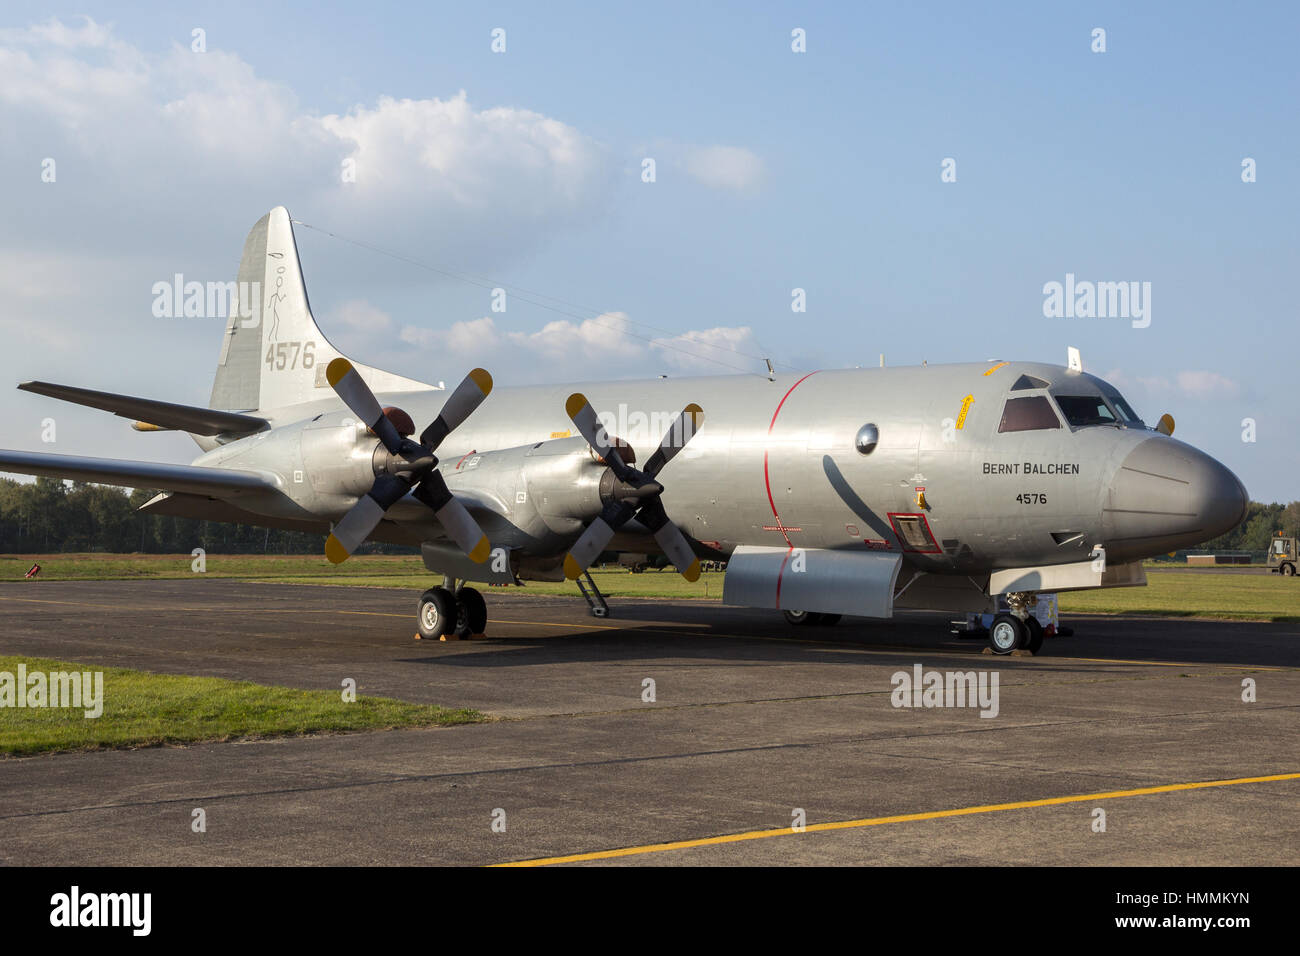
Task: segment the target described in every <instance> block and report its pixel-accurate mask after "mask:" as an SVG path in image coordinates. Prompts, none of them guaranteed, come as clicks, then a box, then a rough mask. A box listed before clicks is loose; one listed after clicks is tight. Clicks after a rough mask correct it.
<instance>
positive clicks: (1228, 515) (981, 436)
mask: <svg viewBox="0 0 1300 956" xmlns="http://www.w3.org/2000/svg"><path fill="white" fill-rule="evenodd" d="M1022 374H1026V375H1030V376H1034V377H1036V378H1038V379H1040V380H1043V381H1045V382H1047V383H1048V387H1047V388H1046V389H1037V390H1019V391H1015V392H1012V391H1011V386H1012V384H1013V383H1015V382H1016V381H1017V380H1018V379H1019V378H1020V376H1021V375H1022ZM1103 384H1104V383H1102V382H1101V380H1099V379H1097V378H1095V377H1094V376H1092V375H1088V374H1086V373H1080V372H1073V371H1070V370H1068V369H1066V368H1063V367H1060V366H1054V365H1045V364H1038V363H1024V362H1013V363H992V364H962V365H948V366H939V365H931V366H923V367H908V368H884V369H875V368H872V369H854V370H837V371H822V372H815V373H811V374H808V375H801V376H778V377H777V378H776V379H775V380H774V381H769V380H768V379H767V378H766V377H762V376H726V377H715V378H682V379H666V380H665V379H654V380H650V381H624V382H602V383H590V384H581V385H576V386H574V385H555V386H537V387H526V388H509V387H505V388H498V389H497V390H496V391H494V392H493V393H492V394H491V395H490V396H489V397H488V399H487V400H486V401H485V402H484V404H483V405H482V406H481V407H480V408H479V409H478V410H477V411H476V412H475V414H474V415H473V416H472V417H471V419H470V420H469V421H467V422H466V423H465V424H464V425H463V426H461V428H460V429H458V430H457V431H456V432H455V433H453V434H452V436H451V437H450V438H448V439H447V441H446V443H445V445H444V446H443V448H442V449H440V451H439V457H440V458H441V460H442V461H443V462H444V464H443V473H444V475H445V477H446V479H447V483H448V485H449V486H450V487H451V489H452V491H453V492H455V493H456V494H457V495H458V497H460V498H461V499H462V500H463V501H464V502H465V503H466V504H467V505H468V506H469V507H470V509H471V511H472V512H473V513H474V515H475V517H476V518H477V519H478V520H479V522H480V525H481V526H482V527H483V529H484V531H485V532H486V533H487V534H488V537H489V538H490V539H491V542H492V545H493V547H494V548H506V549H509V550H511V551H512V552H517V553H516V554H515V560H520V559H525V560H526V559H529V558H535V559H539V561H540V564H539V567H540V566H542V565H544V564H545V562H546V559H551V558H554V559H557V560H558V559H559V558H560V557H562V555H563V552H564V550H565V549H566V547H567V546H568V545H569V544H571V543H572V542H573V540H574V539H575V538H576V537H577V535H578V534H579V533H580V532H581V530H582V528H583V526H584V525H585V523H586V522H587V521H589V520H590V519H591V518H592V517H594V516H595V515H596V514H597V513H598V512H599V510H600V507H601V504H600V502H601V495H600V488H599V484H600V482H601V480H602V477H603V476H605V475H607V474H608V470H607V469H605V468H604V467H603V466H601V465H600V464H598V463H597V462H596V461H595V460H594V459H593V457H592V455H591V453H590V452H589V450H588V449H587V446H586V444H585V442H583V441H582V440H581V438H577V437H570V436H572V434H573V432H574V429H573V426H572V424H571V423H570V422H569V421H568V419H567V418H566V415H565V410H564V406H565V399H566V398H567V397H568V396H569V394H571V393H572V392H574V391H582V392H584V393H585V394H586V395H587V396H588V398H589V399H590V400H591V403H592V405H593V406H594V407H595V408H596V410H597V411H598V413H600V414H601V415H602V416H603V417H606V416H607V418H608V420H609V422H610V424H611V425H612V427H610V428H609V430H610V431H611V433H612V434H615V435H617V436H618V437H620V438H623V439H625V440H627V441H628V442H630V443H631V444H632V446H633V447H634V448H635V449H636V450H637V452H638V455H639V457H641V459H642V460H644V457H645V456H647V455H648V454H649V453H650V452H651V451H652V450H653V448H654V446H655V445H656V444H657V442H658V439H659V434H660V431H662V427H663V426H664V425H665V423H667V422H669V421H671V419H672V418H673V417H674V416H675V415H676V414H677V413H678V411H680V409H681V408H682V407H684V406H685V405H687V404H689V403H690V402H696V403H698V404H700V405H701V406H703V408H704V410H705V414H706V422H705V424H704V426H703V427H702V428H701V429H700V431H699V433H698V434H697V435H695V436H694V438H693V439H692V440H691V442H690V443H689V445H688V446H687V447H686V449H685V450H684V451H683V452H682V453H681V454H680V455H678V456H677V458H676V459H674V460H673V461H672V462H671V463H670V464H669V465H668V466H667V467H666V468H664V470H663V471H662V472H661V473H660V476H659V479H660V481H661V482H662V483H663V484H664V486H665V489H666V490H665V492H664V494H663V501H664V505H665V507H666V509H667V511H668V514H669V515H670V516H671V517H672V518H673V520H675V521H676V522H677V524H678V525H679V526H680V527H681V528H682V530H683V531H685V532H686V533H687V534H688V535H689V536H690V537H692V538H693V539H695V540H696V541H698V542H701V543H702V544H703V545H704V546H705V547H706V548H708V549H711V550H713V551H716V552H720V553H722V554H729V553H730V552H731V551H733V550H734V549H735V548H736V547H737V546H739V545H768V546H778V547H786V546H789V547H794V548H825V549H848V550H861V549H867V548H870V549H876V550H885V551H893V552H901V553H902V555H903V558H904V562H905V565H906V566H910V567H912V568H918V569H921V570H924V571H927V572H930V573H937V574H945V573H946V574H962V575H980V574H987V573H988V572H990V571H993V570H996V569H1000V568H1017V567H1026V566H1038V565H1057V564H1067V563H1072V562H1080V561H1085V560H1087V559H1088V557H1089V555H1090V554H1092V553H1093V550H1094V548H1095V547H1096V546H1102V547H1104V548H1105V551H1106V556H1107V560H1108V561H1111V562H1127V561H1135V560H1138V559H1141V558H1144V557H1150V556H1154V555H1158V554H1162V553H1165V552H1168V551H1172V550H1175V549H1177V548H1180V547H1185V546H1188V545H1191V544H1195V543H1198V542H1200V541H1204V540H1206V539H1208V538H1211V537H1214V536H1215V535H1218V534H1220V533H1222V532H1224V531H1226V530H1228V529H1230V528H1232V527H1234V526H1235V525H1236V524H1237V523H1239V522H1240V520H1241V519H1242V517H1243V516H1244V514H1245V509H1246V505H1247V500H1248V499H1247V495H1246V491H1245V489H1244V487H1243V486H1242V485H1241V482H1240V481H1238V480H1237V478H1236V476H1235V475H1233V474H1232V472H1231V471H1229V470H1228V469H1227V468H1225V467H1224V466H1223V465H1221V464H1220V463H1219V462H1217V461H1215V460H1214V459H1213V458H1211V457H1209V456H1208V455H1206V454H1204V453H1203V452H1200V451H1198V450H1197V449H1195V448H1193V447H1191V446H1189V445H1187V444H1184V443H1183V442H1181V441H1178V440H1176V439H1173V438H1171V437H1167V436H1165V435H1162V434H1159V433H1157V432H1155V431H1153V430H1151V429H1148V428H1146V427H1141V426H1136V425H1133V426H1128V427H1123V426H1119V425H1094V426H1088V427H1081V428H1071V427H1070V426H1069V425H1068V424H1067V423H1066V420H1065V418H1064V417H1063V416H1062V417H1060V426H1061V427H1059V428H1055V429H1044V430H1035V431H1021V432H1007V433H999V431H998V428H999V423H1000V422H1001V418H1002V410H1003V405H1004V403H1005V401H1006V400H1007V399H1008V398H1012V397H1028V396H1031V395H1044V394H1046V395H1049V396H1055V395H1100V394H1102V393H1103V391H1105V392H1113V391H1114V390H1113V389H1112V388H1111V387H1110V386H1105V388H1104V389H1103ZM968 396H969V401H967V397H968ZM444 397H445V393H444V392H439V391H433V392H429V393H402V394H394V395H389V396H384V395H380V396H379V398H380V401H381V402H383V403H384V404H393V405H399V406H400V407H402V408H403V409H404V410H405V411H407V412H408V413H409V414H410V415H411V416H412V418H413V419H414V420H415V421H416V422H427V421H431V420H433V418H434V417H435V416H436V414H437V412H438V410H439V408H440V407H441V403H442V401H443V400H444ZM963 406H965V414H964V416H963V414H962V411H963ZM1057 411H1058V415H1059V410H1057ZM259 414H260V415H262V416H263V417H266V418H268V419H269V420H270V421H271V424H272V426H273V429H272V430H271V431H269V432H262V433H259V434H256V435H253V436H250V437H247V438H244V439H241V440H238V441H235V442H232V443H229V444H226V445H222V446H219V447H215V448H213V449H212V450H211V451H209V452H208V453H207V454H205V455H204V456H202V457H201V458H200V459H198V460H197V461H196V464H201V465H220V466H223V467H227V468H239V469H242V470H254V471H257V470H261V471H266V472H271V473H273V474H275V475H277V476H279V478H280V481H281V482H282V485H281V486H282V488H283V489H284V496H283V497H282V496H280V495H277V494H267V495H265V496H262V497H261V498H257V497H256V496H254V497H253V498H252V499H250V497H249V496H245V497H243V498H241V499H240V506H241V507H243V508H246V509H248V510H250V511H257V512H261V513H265V514H275V515H283V516H285V517H314V518H317V519H319V518H321V517H325V518H328V519H330V520H333V519H336V518H338V517H339V516H341V515H342V514H343V513H344V512H345V511H346V510H347V508H348V507H350V506H351V504H352V503H353V502H354V500H355V496H356V495H358V494H363V493H364V492H365V490H366V489H367V488H369V486H370V484H371V482H372V481H373V477H374V468H373V464H372V463H373V460H374V454H375V448H376V447H377V441H376V440H375V439H373V438H368V437H366V435H365V434H364V428H361V427H359V426H356V425H355V424H345V422H348V421H350V415H349V414H348V413H347V411H346V410H341V409H340V407H339V403H338V401H337V400H336V399H334V398H333V396H332V395H330V396H329V397H328V398H325V399H324V400H323V401H322V402H319V403H311V404H309V405H307V406H297V407H294V408H292V409H285V410H281V411H274V410H272V411H267V410H265V409H263V410H259ZM295 419H297V420H298V423H297V424H294V420H295ZM959 422H960V425H961V427H960V428H959V427H957V425H958V423H959ZM866 423H872V424H874V425H876V427H877V429H878V432H879V440H878V443H877V445H876V447H875V448H874V449H873V450H872V451H871V452H870V454H865V455H864V454H861V453H859V451H857V450H856V448H855V446H854V437H855V435H856V434H857V432H858V430H859V429H860V428H861V427H862V426H863V425H864V424H866ZM204 441H205V442H209V443H210V442H212V441H213V440H212V439H205V440H204ZM381 454H382V452H381ZM295 471H299V472H301V473H302V474H301V475H300V476H299V477H300V478H301V480H299V481H295V480H294V472H295ZM1049 471H1051V472H1056V473H1047V472H1049ZM606 483H607V485H608V480H607V479H606ZM918 488H923V489H924V506H918V504H917V489H918ZM1017 496H1020V500H1017ZM1035 496H1037V497H1035ZM1044 496H1045V497H1044ZM899 514H903V515H918V514H919V515H923V517H924V523H925V524H926V525H928V528H929V530H930V533H931V534H932V536H933V539H934V546H933V547H928V546H927V547H924V548H918V547H915V546H913V547H908V546H907V545H906V544H905V543H904V542H903V541H902V540H901V539H900V536H899V534H898V532H897V531H896V530H895V527H894V525H892V524H891V519H890V516H891V515H899ZM388 517H389V519H390V520H391V521H393V522H395V523H396V524H398V525H406V530H407V532H408V536H407V537H406V540H411V539H412V538H414V539H418V540H428V541H436V540H437V539H438V538H440V537H441V533H440V529H439V528H438V526H437V523H436V521H433V520H432V519H431V518H430V516H429V513H428V511H427V509H423V508H422V507H421V506H420V505H419V504H418V503H416V502H413V501H411V500H409V499H408V500H406V501H403V502H401V503H399V504H398V505H397V506H395V507H394V508H393V509H392V510H391V511H390V512H389V515H388ZM895 520H898V519H895ZM636 531H637V528H636V527H635V526H632V527H631V528H630V531H629V532H625V533H623V534H621V535H620V536H619V538H617V539H616V540H615V543H614V545H615V547H627V546H628V545H629V544H630V545H632V547H633V550H639V551H645V550H648V549H649V550H652V549H653V544H652V543H651V542H650V540H649V539H648V538H646V537H644V536H638V535H636ZM483 579H486V575H485V576H484V578H483Z"/></svg>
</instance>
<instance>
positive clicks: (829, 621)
mask: <svg viewBox="0 0 1300 956" xmlns="http://www.w3.org/2000/svg"><path fill="white" fill-rule="evenodd" d="M843 616H844V615H843V614H823V615H821V620H820V621H817V622H816V623H817V624H820V625H821V626H822V627H834V626H835V625H836V624H838V623H840V618H842V617H843Z"/></svg>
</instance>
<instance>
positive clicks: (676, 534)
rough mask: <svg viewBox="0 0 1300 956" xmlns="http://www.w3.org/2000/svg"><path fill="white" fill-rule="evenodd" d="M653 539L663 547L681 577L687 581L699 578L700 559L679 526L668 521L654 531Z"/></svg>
mask: <svg viewBox="0 0 1300 956" xmlns="http://www.w3.org/2000/svg"><path fill="white" fill-rule="evenodd" d="M655 540H656V541H658V542H659V547H661V548H663V549H664V554H666V555H667V556H668V560H669V561H671V562H672V563H673V564H674V565H675V566H676V568H677V570H678V572H680V573H681V576H682V577H684V578H685V579H686V580H687V581H698V580H699V579H700V559H699V558H697V557H696V556H695V552H694V551H692V550H691V546H690V543H689V542H688V541H687V540H686V535H684V534H682V529H681V528H679V527H677V525H675V524H673V523H672V522H671V521H669V522H667V523H666V524H665V525H664V526H663V527H662V528H660V529H659V530H658V531H656V532H655Z"/></svg>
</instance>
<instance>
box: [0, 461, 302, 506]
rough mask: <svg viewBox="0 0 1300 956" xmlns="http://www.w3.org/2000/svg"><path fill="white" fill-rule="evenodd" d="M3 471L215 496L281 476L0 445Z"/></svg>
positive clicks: (271, 487) (275, 485) (266, 487)
mask: <svg viewBox="0 0 1300 956" xmlns="http://www.w3.org/2000/svg"><path fill="white" fill-rule="evenodd" d="M0 471H8V472H15V473H17V474H20V475H46V476H48V477H50V478H69V479H71V480H73V481H92V482H95V483H97V484H101V485H121V486H123V487H129V488H159V489H162V490H164V491H179V492H185V493H187V494H194V495H207V496H210V497H214V498H229V497H233V496H236V495H241V494H249V493H253V492H258V491H278V490H279V487H280V482H279V479H278V478H276V476H275V475H273V474H271V473H270V472H259V471H237V470H235V469H231V468H205V467H203V466H201V465H167V464H162V463H159V462H152V461H121V460H119V459H117V458H83V457H82V456H80V455H47V454H42V453H40V452H31V451H7V450H2V449H0Z"/></svg>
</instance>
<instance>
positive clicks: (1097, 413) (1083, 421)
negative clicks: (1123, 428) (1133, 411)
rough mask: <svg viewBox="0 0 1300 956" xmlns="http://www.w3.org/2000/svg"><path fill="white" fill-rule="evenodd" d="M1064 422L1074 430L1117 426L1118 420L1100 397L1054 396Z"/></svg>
mask: <svg viewBox="0 0 1300 956" xmlns="http://www.w3.org/2000/svg"><path fill="white" fill-rule="evenodd" d="M1053 398H1055V399H1056V404H1057V405H1059V406H1060V407H1061V414H1063V415H1064V416H1065V420H1066V421H1067V422H1069V423H1070V424H1071V425H1073V426H1074V427H1075V428H1083V427H1085V426H1087V425H1118V424H1119V420H1118V419H1117V418H1116V417H1115V413H1114V412H1113V411H1111V409H1110V406H1109V405H1107V404H1106V399H1104V398H1102V397H1101V396H1100V395H1054V396H1053Z"/></svg>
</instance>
